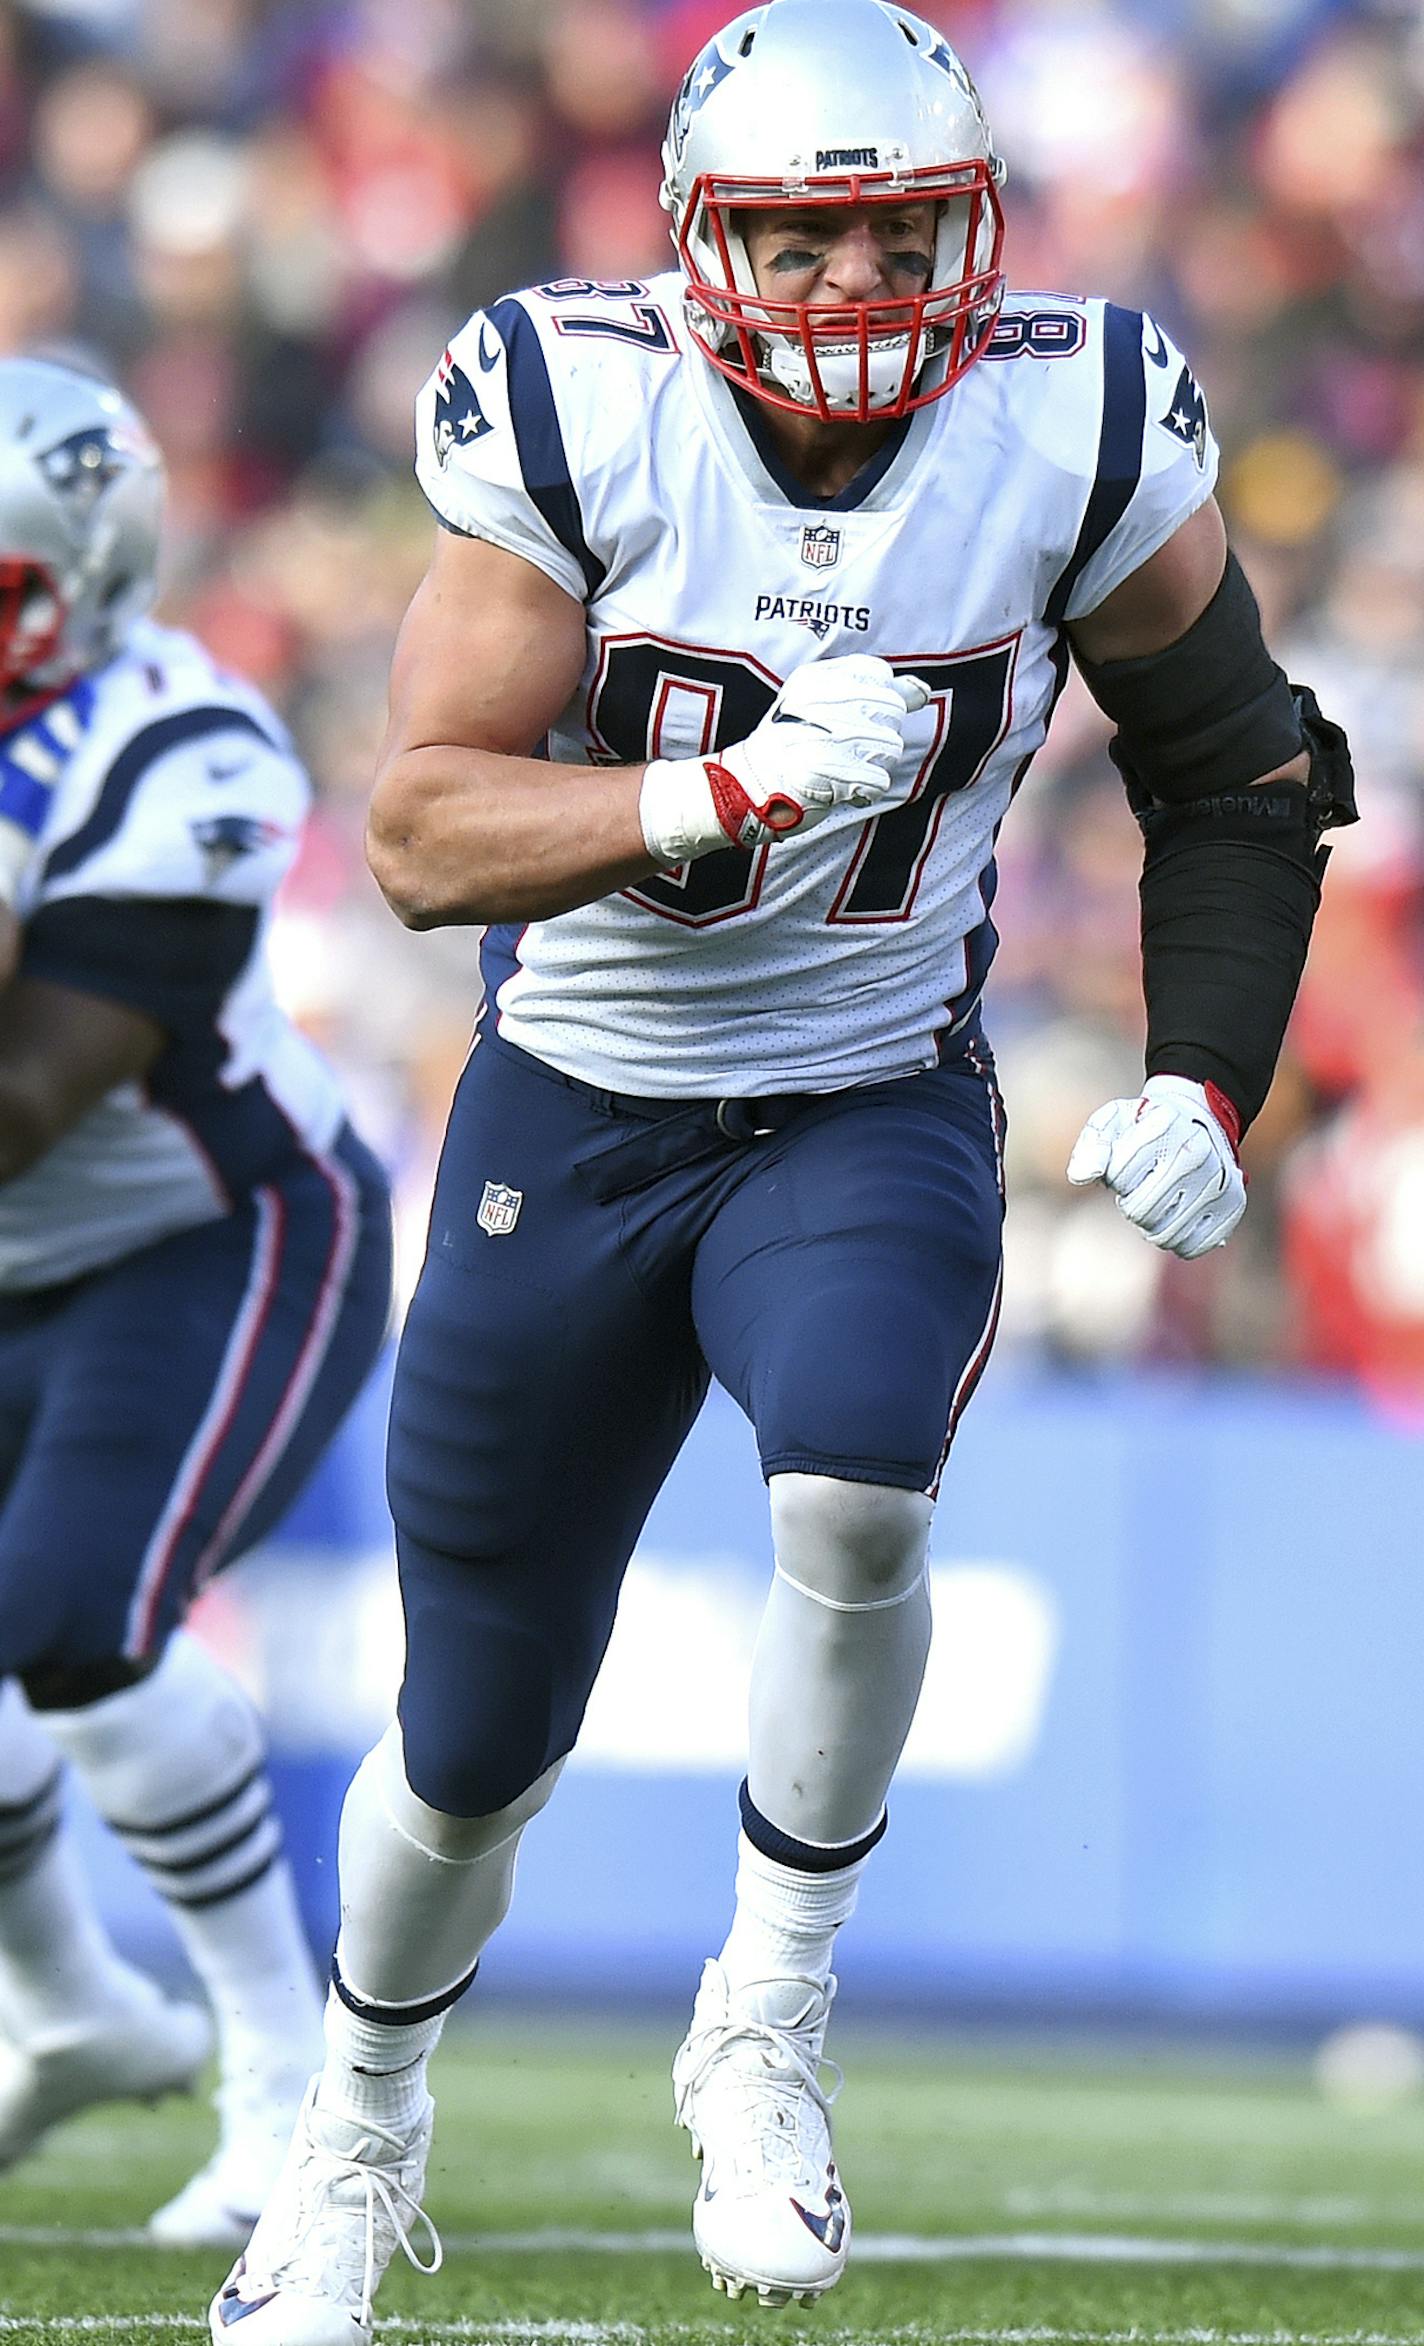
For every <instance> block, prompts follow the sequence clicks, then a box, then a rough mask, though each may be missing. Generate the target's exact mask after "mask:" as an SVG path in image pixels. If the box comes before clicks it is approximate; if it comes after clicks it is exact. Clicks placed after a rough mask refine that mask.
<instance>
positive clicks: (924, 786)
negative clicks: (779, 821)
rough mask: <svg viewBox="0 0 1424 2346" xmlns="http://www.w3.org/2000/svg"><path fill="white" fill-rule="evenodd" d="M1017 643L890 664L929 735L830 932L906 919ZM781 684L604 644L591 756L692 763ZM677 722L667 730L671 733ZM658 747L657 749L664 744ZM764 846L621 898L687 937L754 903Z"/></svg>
mask: <svg viewBox="0 0 1424 2346" xmlns="http://www.w3.org/2000/svg"><path fill="white" fill-rule="evenodd" d="M1018 640H1019V639H1018V637H1017V636H1016V635H1014V636H1009V637H1007V638H1005V639H1004V640H1003V641H1002V642H1000V643H994V644H986V645H984V646H982V647H979V648H977V649H975V650H973V651H966V652H956V653H954V654H953V655H952V656H950V657H945V658H932V659H921V658H918V657H915V658H905V659H897V660H892V661H891V663H890V665H891V667H892V668H895V669H897V670H899V671H900V672H901V673H902V674H904V675H914V676H919V677H923V679H924V681H925V683H926V684H927V685H928V686H929V688H930V693H931V696H932V698H931V703H930V705H931V707H932V708H933V709H934V711H935V713H936V715H937V717H938V720H939V730H938V733H937V735H936V739H935V742H934V745H933V748H932V749H931V752H930V754H929V756H928V757H927V758H926V760H925V763H924V765H923V767H922V768H921V771H920V775H919V777H918V780H917V783H916V787H915V790H914V793H913V795H912V796H911V797H910V798H908V799H907V800H906V801H905V802H904V803H903V805H900V806H896V807H892V808H891V809H890V810H889V811H888V812H887V813H886V814H883V815H873V816H872V817H871V819H870V820H869V821H868V822H867V823H865V824H863V825H862V827H861V830H860V832H859V834H858V835H857V839H856V844H855V847H854V850H853V852H852V854H851V856H850V858H849V860H848V862H847V867H846V871H845V874H844V877H843V878H842V880H841V882H840V885H839V887H838V888H837V890H836V892H835V896H834V899H833V901H832V902H831V904H830V905H829V907H828V908H827V912H826V919H827V921H828V922H830V923H832V924H841V923H849V924H854V923H861V922H866V923H869V922H883V921H903V920H908V919H909V917H910V913H911V910H912V908H913V905H914V900H915V894H916V891H917V889H918V887H919V882H920V874H921V873H922V871H923V870H924V867H925V862H926V859H927V857H928V855H929V852H930V849H931V848H932V847H933V845H934V839H935V833H936V831H937V829H938V827H939V819H940V816H941V814H942V813H943V811H944V803H945V800H946V799H947V798H950V797H952V796H953V795H954V794H955V792H957V791H960V790H968V789H969V788H970V786H971V784H973V783H974V782H977V780H978V779H979V776H980V774H981V773H982V772H983V770H984V767H985V764H986V763H987V761H988V759H989V757H990V756H991V755H992V753H993V752H994V750H995V749H997V747H998V745H999V743H1000V742H1001V741H1002V740H1003V738H1004V735H1005V733H1006V732H1007V730H1008V723H1009V707H1010V687H1011V684H1012V679H1013V671H1014V658H1015V654H1016V652H1017V650H1018ZM781 682H782V679H781V678H780V677H777V676H774V675H773V674H772V672H771V670H770V669H769V668H764V667H763V666H762V665H761V663H760V661H758V660H754V659H752V658H751V656H750V655H749V654H746V653H736V652H711V651H704V650H701V649H695V648H693V647H691V646H689V645H686V644H679V643H673V642H670V641H669V640H668V639H667V638H666V637H664V636H654V635H634V636H616V637H613V638H611V639H610V640H609V641H608V642H607V643H606V644H605V645H604V648H603V656H602V659H601V661H600V664H599V669H598V674H597V676H596V677H595V679H594V684H593V689H592V691H591V692H590V694H589V700H588V722H589V727H590V730H591V732H592V734H593V739H594V744H595V748H594V755H595V757H596V758H598V759H599V760H600V762H602V761H604V760H607V761H608V762H610V763H616V764H620V765H636V764H638V763H639V762H641V760H643V759H644V758H655V757H679V756H684V757H685V756H687V755H688V754H689V749H688V737H689V734H690V735H691V736H692V740H693V742H694V743H695V747H693V749H692V752H691V754H692V755H694V756H696V755H699V754H702V753H706V752H710V751H713V750H717V749H725V748H727V747H728V746H729V744H731V743H732V742H736V741H743V740H745V739H746V736H747V735H748V734H749V733H751V732H752V731H753V730H754V729H755V727H756V726H757V725H759V724H760V722H761V720H762V718H763V717H764V716H765V715H766V712H767V710H768V709H769V708H770V706H771V704H772V702H773V701H774V700H775V698H776V695H777V693H778V691H779V690H780V688H781ZM674 711H676V719H677V721H676V722H675V723H670V719H671V718H672V716H673V712H674ZM665 736H666V741H665V738H664V737H665ZM769 853H770V849H769V848H768V847H726V848H721V849H719V850H718V851H717V852H716V853H714V854H712V855H703V856H699V857H698V858H697V860H696V862H695V863H690V864H684V865H682V866H681V867H680V869H679V870H678V871H676V872H669V873H667V874H664V875H662V876H660V877H658V878H656V879H649V880H640V881H639V882H638V884H637V886H636V887H632V888H628V889H625V890H624V894H625V895H627V896H630V897H631V898H632V899H633V901H634V903H636V904H642V905H645V906H646V907H647V909H648V910H649V911H650V912H656V913H660V914H661V915H662V916H663V917H664V919H667V920H673V921H677V922H679V923H680V924H681V925H682V926H684V927H686V928H708V927H710V926H711V925H712V924H713V922H715V921H724V920H734V919H735V918H736V916H737V915H738V914H739V913H743V912H749V911H750V910H751V909H752V907H753V905H754V904H755V903H756V902H757V899H758V897H759V896H760V893H761V882H762V874H763V872H764V870H765V868H766V858H767V856H768V854H769Z"/></svg>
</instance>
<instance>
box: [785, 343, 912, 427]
mask: <svg viewBox="0 0 1424 2346" xmlns="http://www.w3.org/2000/svg"><path fill="white" fill-rule="evenodd" d="M908 348H909V337H908V335H905V334H893V335H887V336H886V337H885V339H884V340H883V341H881V342H873V343H872V344H871V346H870V363H869V367H868V369H867V384H868V389H869V393H870V405H871V406H872V407H890V406H892V405H893V403H894V402H895V400H896V399H898V398H899V396H900V387H901V384H902V383H903V382H904V379H905V353H906V351H907V349H908ZM816 366H817V370H818V372H819V374H820V378H821V390H822V392H823V393H824V395H825V400H826V405H827V406H828V407H829V408H831V409H832V410H833V411H834V410H836V409H839V408H847V409H851V408H856V407H858V406H859V405H860V349H859V345H858V344H856V343H851V342H843V343H823V344H820V345H819V346H818V347H817V351H816ZM765 371H766V373H767V374H768V375H770V376H771V378H772V381H773V382H775V383H777V384H779V385H780V387H781V389H782V390H783V391H785V392H787V393H788V394H789V396H790V397H791V398H792V399H795V400H797V401H798V402H799V403H800V404H801V405H802V406H803V407H811V408H814V407H815V406H816V404H817V399H816V386H815V383H814V382H813V380H812V377H811V365H810V361H809V359H808V358H807V356H806V353H805V351H804V349H803V348H802V346H801V344H800V343H799V342H786V341H783V340H781V339H777V340H776V341H772V340H771V339H770V338H769V337H768V342H767V354H766V368H765Z"/></svg>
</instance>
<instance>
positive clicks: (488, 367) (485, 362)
mask: <svg viewBox="0 0 1424 2346" xmlns="http://www.w3.org/2000/svg"><path fill="white" fill-rule="evenodd" d="M501 347H502V346H501V344H500V343H498V342H496V343H495V346H494V349H493V350H492V352H491V353H490V355H489V357H488V358H486V357H485V330H484V327H483V326H481V328H480V339H479V344H478V347H477V349H476V351H475V357H476V358H477V360H478V361H479V368H480V373H481V374H482V375H489V374H492V373H493V372H494V369H495V368H496V367H497V366H498V365H499V356H500V350H501ZM1162 363H1163V365H1164V366H1165V365H1166V363H1167V362H1166V360H1165V359H1164V360H1163V362H1162Z"/></svg>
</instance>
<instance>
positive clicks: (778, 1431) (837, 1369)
mask: <svg viewBox="0 0 1424 2346" xmlns="http://www.w3.org/2000/svg"><path fill="white" fill-rule="evenodd" d="M1000 1114H1001V1111H1000V1109H999V1103H998V1096H997V1092H996V1091H995V1089H994V1086H993V1079H992V1075H991V1074H990V1072H989V1071H988V1069H987V1067H986V1066H984V1065H983V1064H982V1063H981V1064H980V1065H979V1066H978V1067H975V1066H971V1065H968V1064H956V1065H955V1066H953V1067H951V1068H943V1069H937V1070H935V1071H933V1072H932V1073H931V1074H927V1075H924V1076H916V1077H911V1078H909V1079H907V1080H906V1081H905V1082H903V1083H898V1084H883V1085H877V1086H874V1087H871V1088H868V1089H867V1090H866V1091H864V1092H862V1093H850V1094H846V1095H845V1096H844V1097H843V1098H842V1099H841V1100H839V1101H837V1102H836V1103H835V1104H833V1105H831V1106H828V1107H826V1108H824V1109H821V1108H818V1109H815V1110H812V1111H810V1112H808V1114H807V1115H806V1116H805V1117H804V1118H803V1119H798V1120H797V1121H796V1122H795V1123H793V1124H792V1125H790V1126H788V1127H787V1129H786V1130H785V1131H784V1132H783V1133H782V1134H780V1135H779V1136H777V1137H776V1138H775V1139H774V1140H772V1141H770V1142H761V1143H753V1144H752V1145H753V1146H754V1147H757V1148H760V1149H761V1150H762V1151H763V1152H764V1154H763V1155H762V1156H761V1157H760V1158H759V1159H758V1160H757V1161H756V1162H755V1163H754V1165H753V1168H752V1170H751V1171H750V1173H749V1175H748V1178H747V1179H746V1180H745V1181H743V1182H742V1183H741V1185H740V1186H739V1188H738V1189H737V1191H736V1193H735V1195H734V1196H733V1197H732V1198H731V1199H730V1200H729V1201H728V1202H727V1204H726V1205H725V1206H724V1207H723V1209H722V1211H721V1212H720V1214H719V1215H718V1217H717V1220H716V1222H715V1224H714V1225H713V1227H712V1229H711V1230H710V1231H709V1233H708V1235H707V1238H706V1239H705V1240H704V1242H703V1244H702V1247H701V1249H700V1251H699V1255H698V1262H697V1271H696V1276H695V1279H694V1287H693V1302H694V1312H695V1316H696V1320H697V1326H698V1331H699V1334H700V1336H701V1340H702V1345H703V1349H704V1351H705V1353H706V1355H707V1358H708V1360H709V1362H710V1364H711V1367H712V1370H713V1374H714V1375H715V1376H716V1377H717V1378H718V1379H719V1380H720V1382H721V1383H723V1384H724V1385H726V1386H727V1388H728V1389H729V1391H731V1392H732V1393H733V1394H734V1396H735V1397H736V1399H737V1400H738V1401H739V1402H740V1403H741V1405H742V1407H743V1408H744V1409H745V1410H746V1412H747V1415H748V1416H749V1417H750V1418H751V1420H752V1423H753V1425H754V1426H755V1428H756V1434H757V1444H758V1448H759V1450H760V1454H761V1462H762V1469H763V1472H764V1473H765V1474H766V1475H768V1476H770V1475H773V1474H781V1473H787V1474H826V1475H836V1476H840V1477H842V1478H844V1479H847V1480H851V1481H866V1482H882V1483H889V1484H895V1485H898V1486H899V1487H901V1488H903V1489H907V1490H928V1489H931V1488H932V1487H933V1486H934V1484H935V1482H936V1479H937V1477H938V1474H939V1470H940V1467H941V1465H942V1463H943V1458H944V1453H945V1450H946V1447H947V1443H948V1440H949V1437H950V1434H951V1432H952V1429H953V1423H954V1421H955V1420H956V1418H957V1415H958V1412H959V1410H960V1409H961V1408H962V1406H963V1404H964V1401H965V1400H966V1399H967V1398H968V1395H969V1393H970V1392H971V1391H972V1389H973V1385H974V1383H975V1381H976V1379H977V1376H978V1373H979V1371H980V1369H982V1367H983V1364H984V1361H985V1359H986V1358H987V1355H988V1349H989V1345H990V1343H991V1341H992V1336H993V1327H994V1322H995V1318H996V1314H997V1303H998V1293H999V1280H1000V1262H1001V1246H1000V1239H1001V1225H1002V1218H1003V1203H1002V1188H1001V1180H1000V1149H999V1134H1000Z"/></svg>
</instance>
